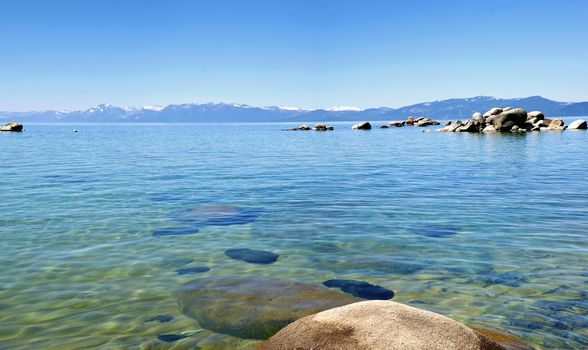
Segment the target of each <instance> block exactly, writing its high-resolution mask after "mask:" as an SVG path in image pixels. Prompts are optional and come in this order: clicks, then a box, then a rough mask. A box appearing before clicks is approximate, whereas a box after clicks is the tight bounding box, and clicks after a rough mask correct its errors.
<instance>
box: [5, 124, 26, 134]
mask: <svg viewBox="0 0 588 350" xmlns="http://www.w3.org/2000/svg"><path fill="white" fill-rule="evenodd" d="M22 130H23V126H22V124H21V123H8V124H6V125H4V126H0V131H16V132H20V131H22Z"/></svg>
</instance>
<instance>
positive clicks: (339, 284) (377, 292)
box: [323, 279, 394, 300]
mask: <svg viewBox="0 0 588 350" xmlns="http://www.w3.org/2000/svg"><path fill="white" fill-rule="evenodd" d="M323 284H324V285H325V286H327V287H329V288H340V289H341V290H342V291H343V292H345V293H348V294H351V295H353V296H354V297H358V298H362V299H368V300H388V299H392V298H393V297H394V292H393V291H391V290H389V289H386V288H384V287H380V286H376V285H373V284H370V283H368V282H365V281H355V280H339V279H334V280H328V281H325V282H323Z"/></svg>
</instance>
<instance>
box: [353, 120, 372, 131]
mask: <svg viewBox="0 0 588 350" xmlns="http://www.w3.org/2000/svg"><path fill="white" fill-rule="evenodd" d="M371 128H372V125H371V124H370V123H369V122H363V123H359V124H355V125H354V126H352V127H351V129H353V130H371Z"/></svg>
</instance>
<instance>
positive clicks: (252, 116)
mask: <svg viewBox="0 0 588 350" xmlns="http://www.w3.org/2000/svg"><path fill="white" fill-rule="evenodd" d="M507 106H510V107H521V108H523V109H525V110H527V111H534V110H538V111H542V112H543V113H544V114H545V115H546V116H548V117H563V116H588V102H558V101H553V100H549V99H546V98H543V97H541V96H531V97H525V98H512V99H500V98H495V97H489V96H478V97H471V98H455V99H449V100H441V101H434V102H425V103H418V104H414V105H410V106H405V107H401V108H389V107H378V108H367V109H362V108H358V107H334V108H329V109H313V110H309V109H303V108H297V107H275V106H271V107H253V106H249V105H244V104H228V103H206V104H193V103H189V104H172V105H168V106H166V107H161V106H143V107H127V108H122V107H116V106H112V105H109V104H101V105H98V106H97V107H94V108H90V109H88V110H79V111H53V110H49V111H33V112H0V121H2V120H3V121H6V122H8V121H18V122H23V123H24V122H62V123H63V122H72V123H80V122H92V123H100V122H108V123H112V122H127V123H134V122H138V123H160V122H169V123H171V122H174V123H206V122H315V121H331V122H332V121H355V120H395V119H405V118H407V117H409V116H414V117H420V116H425V117H431V118H437V119H458V118H461V119H467V118H469V117H470V116H471V115H472V113H474V112H482V113H484V112H486V111H487V110H489V109H491V108H492V107H507Z"/></svg>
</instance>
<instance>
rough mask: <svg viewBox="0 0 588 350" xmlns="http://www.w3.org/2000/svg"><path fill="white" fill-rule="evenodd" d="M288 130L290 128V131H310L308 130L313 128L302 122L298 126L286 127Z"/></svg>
mask: <svg viewBox="0 0 588 350" xmlns="http://www.w3.org/2000/svg"><path fill="white" fill-rule="evenodd" d="M286 130H288V131H308V130H311V128H310V126H308V125H306V124H302V125H300V126H298V127H295V128H291V129H286Z"/></svg>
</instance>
